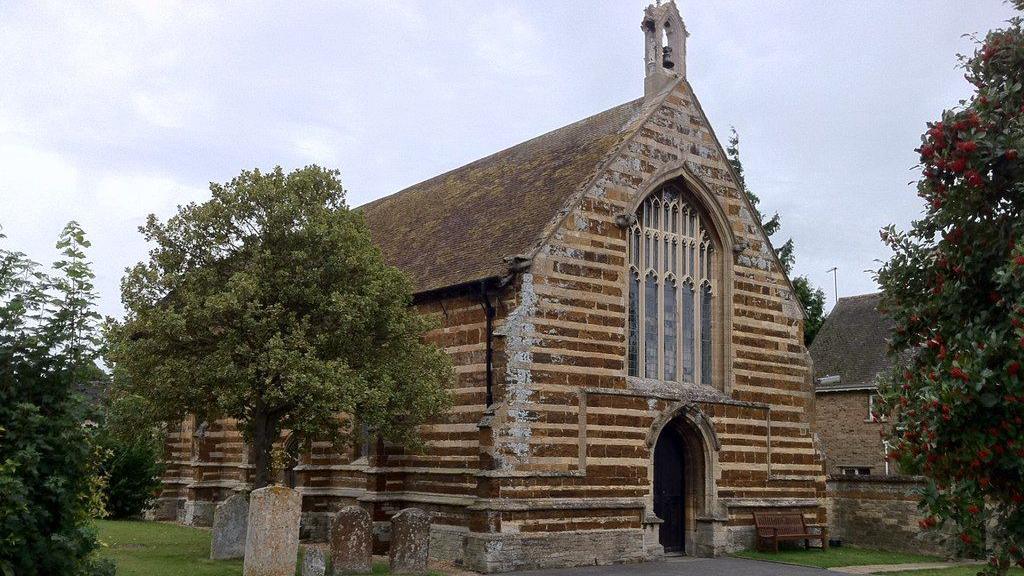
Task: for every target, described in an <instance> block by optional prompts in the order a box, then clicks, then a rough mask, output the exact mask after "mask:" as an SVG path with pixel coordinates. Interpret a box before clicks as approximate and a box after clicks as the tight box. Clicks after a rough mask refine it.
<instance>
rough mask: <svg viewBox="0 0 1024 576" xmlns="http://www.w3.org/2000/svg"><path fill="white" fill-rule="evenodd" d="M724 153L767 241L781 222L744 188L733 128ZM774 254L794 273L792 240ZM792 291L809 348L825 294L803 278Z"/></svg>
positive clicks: (821, 321) (820, 319)
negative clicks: (802, 321)
mask: <svg viewBox="0 0 1024 576" xmlns="http://www.w3.org/2000/svg"><path fill="white" fill-rule="evenodd" d="M725 153H726V157H727V158H728V160H729V164H731V165H732V168H733V171H735V172H736V176H737V178H739V183H738V184H739V187H740V190H742V191H743V193H744V194H746V196H747V200H749V201H750V207H751V208H753V210H754V217H755V218H757V220H758V222H760V223H761V228H762V229H763V230H764V233H765V235H767V236H768V238H769V239H770V238H771V237H772V236H774V235H775V234H776V233H777V232H778V231H779V228H781V227H782V221H781V219H780V218H779V213H778V212H776V213H775V214H772V217H771V218H768V219H765V217H764V214H762V213H761V209H760V207H759V206H760V204H761V199H760V198H759V197H758V196H757V194H754V192H753V190H751V189H750V187H749V186H747V179H746V176H745V175H744V173H743V162H742V161H740V137H739V134H737V133H736V129H735V128H733V129H732V134H731V135H730V136H729V145H728V146H726V148H725ZM775 254H776V255H777V256H778V257H779V262H781V263H782V268H783V270H785V272H786V274H787V275H789V274H791V273H792V272H793V264H794V263H795V262H796V248H795V246H794V244H793V239H792V238H788V239H786V241H785V242H783V243H782V244H780V245H779V247H778V248H776V249H775ZM793 289H794V290H796V297H797V300H799V301H800V306H801V307H803V310H804V317H805V318H806V320H805V322H804V344H806V345H807V346H810V345H811V342H813V341H814V337H815V336H817V335H818V330H819V329H821V325H822V324H824V323H825V293H824V292H822V290H821V288H818V287H816V286H814V285H812V284H811V281H810V279H808V278H807V277H806V276H797V277H796V278H793Z"/></svg>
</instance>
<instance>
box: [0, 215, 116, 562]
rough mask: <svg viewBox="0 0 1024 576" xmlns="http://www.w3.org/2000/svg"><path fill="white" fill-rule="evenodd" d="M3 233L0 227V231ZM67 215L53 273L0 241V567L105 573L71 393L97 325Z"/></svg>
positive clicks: (94, 478)
mask: <svg viewBox="0 0 1024 576" xmlns="http://www.w3.org/2000/svg"><path fill="white" fill-rule="evenodd" d="M2 238H3V235H0V239H2ZM88 245H89V244H88V241H87V240H85V236H84V233H83V232H82V230H81V228H80V227H79V226H78V225H77V224H76V223H74V222H71V223H69V224H68V226H67V227H65V228H64V231H63V232H62V233H61V237H60V241H59V242H58V244H57V246H58V248H59V249H60V250H61V251H62V259H61V260H59V261H58V262H57V263H56V264H55V265H54V271H53V274H52V275H48V274H46V273H44V272H43V271H42V270H41V269H40V267H39V266H38V265H37V264H36V263H34V262H32V261H30V260H29V259H28V258H27V257H26V256H25V255H24V254H23V253H20V252H16V251H11V250H7V249H5V248H0V573H2V574H4V575H5V576H7V575H10V574H18V575H32V574H47V575H50V574H59V575H63V574H99V573H112V571H113V568H112V566H110V565H109V564H107V563H102V562H98V561H96V559H95V554H94V553H95V550H96V547H97V543H96V538H95V534H94V533H93V531H92V529H91V527H90V518H91V517H92V516H93V515H95V514H96V513H99V512H101V509H102V502H101V500H100V491H99V488H100V482H99V478H100V477H99V476H98V475H97V473H96V468H95V461H96V451H95V444H94V443H93V441H92V437H91V432H90V430H89V429H88V428H87V426H86V425H85V424H84V420H85V416H86V407H85V406H84V404H83V403H82V402H81V400H80V398H79V397H78V395H77V394H76V393H75V387H76V383H77V382H78V380H79V379H80V377H81V375H82V374H84V373H87V372H88V371H89V370H90V369H91V367H92V366H93V359H94V358H95V357H96V355H97V353H98V350H97V348H96V345H95V344H96V342H97V334H96V331H95V321H96V319H97V318H98V315H97V314H96V312H95V310H94V303H95V299H96V295H95V293H94V291H93V290H92V287H91V283H92V277H93V275H92V272H91V270H90V267H89V264H88V261H87V260H86V258H85V253H84V251H83V250H84V248H87V247H88Z"/></svg>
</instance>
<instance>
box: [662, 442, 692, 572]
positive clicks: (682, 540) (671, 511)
mask: <svg viewBox="0 0 1024 576" xmlns="http://www.w3.org/2000/svg"><path fill="white" fill-rule="evenodd" d="M685 449H686V448H685V446H684V445H683V442H682V438H680V437H679V434H678V432H676V431H675V430H674V429H671V428H666V429H665V430H664V431H662V433H661V436H660V437H659V438H658V444H657V445H656V446H655V447H654V514H655V515H656V516H657V517H658V518H661V520H662V524H661V532H660V534H659V535H658V543H659V544H661V545H662V547H663V548H664V549H665V552H667V553H676V552H685V551H686V514H685V508H686V502H685V498H684V496H685V494H686V475H685V473H684V462H685V460H686V457H685Z"/></svg>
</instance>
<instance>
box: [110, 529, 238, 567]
mask: <svg viewBox="0 0 1024 576" xmlns="http://www.w3.org/2000/svg"><path fill="white" fill-rule="evenodd" d="M96 527H97V530H98V531H99V538H100V543H101V544H102V545H103V547H102V549H101V551H100V555H101V556H103V557H104V558H110V559H112V560H113V561H114V562H115V563H116V564H117V574H118V576H179V575H181V574H190V575H193V576H240V575H241V574H242V561H241V560H210V532H209V531H208V530H197V529H195V528H188V527H186V526H177V525H175V524H164V523H162V522H124V521H110V520H99V521H97V522H96Z"/></svg>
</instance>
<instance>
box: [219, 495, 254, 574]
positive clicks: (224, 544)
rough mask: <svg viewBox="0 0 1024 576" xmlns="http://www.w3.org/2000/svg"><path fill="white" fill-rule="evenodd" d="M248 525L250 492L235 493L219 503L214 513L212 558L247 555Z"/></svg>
mask: <svg viewBox="0 0 1024 576" xmlns="http://www.w3.org/2000/svg"><path fill="white" fill-rule="evenodd" d="M248 526H249V495H248V494H235V495H233V496H231V497H230V498H228V499H227V500H225V501H223V502H221V503H220V504H218V505H217V509H216V511H214V513H213V539H212V540H211V541H210V560H228V559H231V558H242V557H243V556H245V533H246V531H247V529H248Z"/></svg>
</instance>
